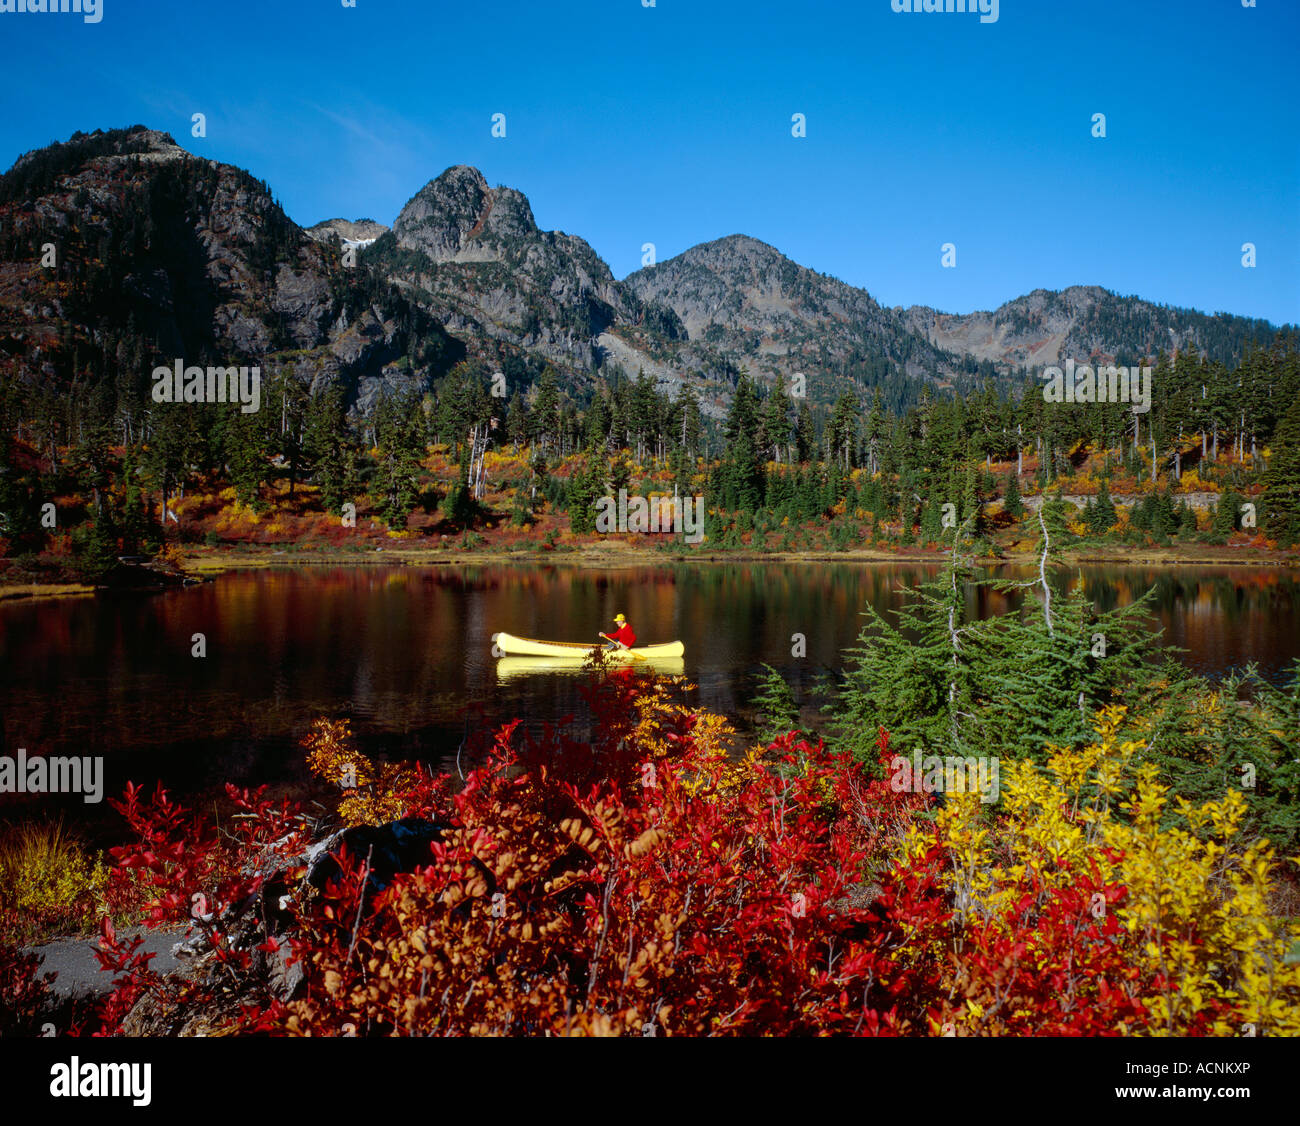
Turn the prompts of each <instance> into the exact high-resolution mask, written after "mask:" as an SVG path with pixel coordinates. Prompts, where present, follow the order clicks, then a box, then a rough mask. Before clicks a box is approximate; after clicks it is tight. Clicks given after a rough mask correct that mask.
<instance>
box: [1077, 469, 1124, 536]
mask: <svg viewBox="0 0 1300 1126" xmlns="http://www.w3.org/2000/svg"><path fill="white" fill-rule="evenodd" d="M1083 522H1084V524H1085V525H1087V528H1088V531H1089V532H1091V533H1092V534H1093V535H1094V536H1100V535H1104V534H1105V533H1106V532H1107V531H1109V530H1110V529H1111V528H1113V527H1114V526H1115V525H1116V524H1118V523H1119V514H1118V513H1117V512H1116V511H1115V503H1114V501H1112V500H1111V499H1110V490H1109V489H1108V488H1107V487H1106V482H1105V481H1103V482H1102V483H1101V489H1100V490H1099V491H1098V493H1097V497H1096V499H1095V500H1092V501H1089V502H1088V507H1087V509H1086V510H1085V513H1084V518H1083Z"/></svg>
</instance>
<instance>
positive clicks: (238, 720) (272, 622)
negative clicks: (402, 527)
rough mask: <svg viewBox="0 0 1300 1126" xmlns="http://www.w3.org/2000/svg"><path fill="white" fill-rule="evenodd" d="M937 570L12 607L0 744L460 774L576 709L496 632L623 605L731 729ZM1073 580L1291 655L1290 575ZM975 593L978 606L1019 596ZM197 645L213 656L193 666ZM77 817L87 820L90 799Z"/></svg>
mask: <svg viewBox="0 0 1300 1126" xmlns="http://www.w3.org/2000/svg"><path fill="white" fill-rule="evenodd" d="M935 570H937V567H936V566H930V565H915V564H878V563H869V564H868V563H863V564H854V563H833V564H826V563H711V564H676V565H673V564H670V565H655V566H649V565H647V566H638V567H631V568H627V569H620V570H590V569H581V568H578V567H565V566H563V565H557V566H514V565H481V566H460V567H430V568H414V567H347V566H322V567H305V568H298V569H290V568H286V569H277V570H258V571H236V572H231V573H229V574H226V575H223V576H220V577H218V578H217V579H216V580H215V581H214V582H211V583H207V584H203V585H200V586H194V587H190V588H187V589H183V590H176V591H172V592H168V593H163V594H155V595H144V596H112V597H109V596H99V597H94V598H77V599H50V600H41V601H32V602H22V601H18V602H10V603H6V604H3V605H0V754H5V755H14V754H15V753H16V750H17V748H19V747H25V748H27V749H28V750H29V751H38V750H39V751H44V752H46V753H49V754H63V755H73V754H75V755H103V756H105V760H106V778H107V793H108V794H110V795H117V794H120V792H121V789H122V786H123V784H124V783H125V781H126V780H127V779H128V778H134V779H136V780H141V779H149V780H152V779H153V778H157V777H161V778H163V779H164V780H165V781H166V783H167V784H168V785H169V786H172V787H174V788H175V789H176V790H177V791H179V792H182V793H187V794H207V793H208V792H210V791H211V790H213V789H214V788H215V787H217V786H219V785H220V783H222V782H224V781H227V780H229V781H232V782H236V783H238V784H240V785H257V784H260V783H262V782H269V783H273V784H276V785H279V786H300V785H302V783H303V782H304V781H305V779H306V774H305V771H304V768H303V767H302V753H303V752H302V751H301V749H300V747H299V746H298V740H300V739H301V738H302V737H303V735H304V734H305V733H306V731H307V729H308V727H309V726H310V723H311V721H312V720H313V719H315V718H316V717H318V716H340V715H347V716H349V717H350V718H351V719H352V721H353V726H354V729H355V730H356V732H357V734H358V736H359V738H360V739H361V742H362V745H363V746H364V747H365V748H366V749H367V750H368V751H371V752H383V753H386V754H388V755H390V756H393V757H400V758H420V759H423V760H425V761H427V762H430V763H433V764H435V765H436V766H440V767H443V768H447V769H451V768H453V767H454V764H455V760H456V755H457V751H458V749H459V747H460V745H461V743H462V740H464V739H465V736H466V734H467V732H470V731H473V732H478V731H481V730H484V729H486V727H487V726H490V725H493V724H495V723H498V722H501V721H505V720H507V719H510V718H513V717H516V716H518V717H521V718H522V719H523V720H524V721H525V723H526V724H529V725H532V726H533V727H535V728H536V727H538V726H540V725H541V724H542V723H545V722H547V721H553V720H556V719H559V718H561V717H562V716H564V715H566V714H569V713H572V712H575V711H579V712H580V711H581V709H582V704H581V698H580V696H579V693H578V687H579V683H580V681H579V678H578V677H577V676H575V675H574V674H572V673H565V672H551V673H546V674H538V675H531V676H511V677H507V678H499V677H498V671H497V662H496V660H495V659H494V658H493V656H492V653H491V637H492V634H494V633H496V632H497V631H499V630H506V631H508V632H510V633H514V634H519V635H523V636H526V637H537V638H545V639H550V640H571V641H580V640H587V639H590V640H593V641H594V640H595V639H596V635H597V633H598V632H599V631H600V630H609V629H611V628H612V619H613V616H614V614H615V613H617V612H618V611H622V612H624V613H625V614H626V615H627V616H628V617H629V619H630V620H631V622H632V623H633V626H634V627H635V629H636V632H637V635H638V638H639V640H640V641H641V642H642V643H649V642H656V641H669V640H673V639H680V640H681V641H683V642H684V643H685V646H686V657H685V662H684V669H685V673H686V675H687V676H688V677H689V678H690V679H691V680H692V681H693V682H695V683H697V684H698V685H699V693H698V699H699V701H700V702H701V703H702V704H704V705H705V706H706V707H709V708H712V709H714V710H716V711H719V712H722V713H724V714H726V715H728V716H731V717H732V718H733V719H737V718H738V719H744V718H745V716H746V714H747V712H746V707H747V701H748V699H749V697H750V696H751V694H752V690H753V683H754V681H753V677H754V674H755V673H756V672H757V671H758V670H759V666H760V663H762V662H766V663H768V664H771V665H773V666H774V667H776V668H777V669H780V670H781V671H782V672H783V673H784V674H786V676H787V677H788V679H789V680H790V681H791V683H792V684H793V685H794V686H796V688H802V689H804V690H805V694H806V692H807V690H810V689H811V688H812V687H813V685H814V682H815V680H816V678H817V677H818V675H819V674H824V672H825V670H827V669H830V668H835V667H838V664H839V654H840V653H841V651H842V650H843V649H844V648H845V647H847V646H849V645H851V644H852V643H853V641H854V639H855V637H856V636H857V633H858V631H859V629H860V627H861V621H860V619H859V613H860V611H861V608H862V607H863V606H864V605H865V603H866V602H868V601H870V602H871V603H872V604H873V605H874V606H876V607H877V609H880V610H882V611H886V612H887V611H889V610H892V609H894V608H896V607H897V606H898V604H899V601H900V597H901V596H900V593H899V590H900V587H910V586H914V585H915V584H916V583H917V582H919V581H921V580H922V579H923V578H924V577H925V576H926V575H927V574H932V573H934V571H935ZM999 573H1000V574H1005V575H1006V576H1008V577H1028V576H1029V574H1030V573H1031V572H1029V571H1016V570H1015V569H1012V568H1003V569H1001V571H1000V572H999ZM1061 578H1062V579H1063V580H1067V573H1066V572H1064V571H1063V572H1062V573H1061ZM1067 581H1068V583H1069V584H1070V585H1074V584H1076V583H1079V582H1082V584H1083V586H1084V589H1085V590H1086V591H1087V593H1088V594H1089V595H1090V596H1091V597H1093V598H1094V599H1096V600H1097V601H1099V602H1100V603H1101V604H1102V605H1103V606H1106V607H1108V606H1111V605H1115V604H1123V603H1127V602H1129V601H1131V600H1132V599H1134V598H1135V597H1138V596H1140V595H1141V593H1142V592H1143V591H1145V590H1146V589H1148V588H1149V587H1154V588H1155V591H1156V596H1155V607H1154V608H1155V615H1156V620H1157V621H1158V623H1159V625H1160V626H1161V627H1162V628H1163V630H1164V635H1165V639H1166V640H1167V641H1168V642H1170V643H1172V644H1174V645H1178V646H1181V647H1183V648H1185V649H1187V650H1189V653H1188V654H1187V655H1186V656H1185V658H1184V659H1185V660H1186V661H1187V663H1188V664H1189V665H1190V666H1191V667H1192V668H1194V669H1195V670H1197V671H1199V672H1203V673H1206V674H1208V675H1212V676H1215V675H1219V674H1221V673H1223V672H1224V671H1226V670H1227V669H1229V668H1232V667H1234V666H1241V665H1244V664H1245V663H1246V662H1247V661H1252V660H1253V661H1255V662H1257V663H1258V664H1259V666H1260V669H1261V671H1262V673H1263V674H1264V675H1265V676H1267V677H1269V678H1270V679H1272V680H1274V681H1280V680H1281V679H1282V676H1283V671H1284V669H1285V666H1286V665H1287V664H1288V663H1289V662H1290V661H1291V660H1293V659H1294V658H1295V657H1297V656H1300V576H1297V574H1296V572H1294V571H1288V570H1285V569H1281V568H1271V567H1270V568H1265V567H1242V568H1205V567H1194V568H1193V567H1177V568H1166V569H1159V568H1150V567H1148V568H1143V567H1112V566H1106V567H1081V568H1074V569H1072V570H1071V571H1070V572H1068V580H1067ZM968 597H969V599H970V605H971V608H972V609H973V610H975V611H976V612H977V613H979V614H980V615H981V616H988V615H990V614H1000V613H1006V612H1007V611H1008V610H1010V609H1012V608H1013V606H1014V605H1015V604H1016V602H1018V600H1019V599H1018V597H1017V598H1016V599H1014V600H1012V599H1009V598H1008V597H1006V596H1003V595H998V594H994V593H991V592H988V591H987V590H983V591H975V590H972V591H971V592H970V593H969V595H968ZM196 634H202V635H203V645H204V646H205V647H206V656H202V657H196V656H193V655H192V651H193V649H194V646H195V641H194V636H195V635H196ZM794 634H802V635H804V637H805V639H806V652H807V655H806V657H805V658H803V659H796V658H794V657H792V656H791V649H792V635H794ZM467 705H468V706H469V707H470V710H469V711H467ZM464 765H465V762H464V761H462V766H464ZM0 801H2V802H3V804H0V815H13V814H25V813H27V812H30V807H31V806H32V803H34V802H38V801H39V802H53V801H54V799H51V798H46V797H43V798H33V797H23V798H13V797H6V798H4V799H0ZM68 808H70V809H75V811H76V815H77V817H78V819H80V820H85V819H87V818H89V819H91V820H93V817H92V811H91V810H90V809H89V808H88V807H82V806H79V805H78V806H69V807H68ZM103 809H104V810H106V809H107V806H106V804H105V806H104V807H103ZM93 812H95V813H98V812H101V811H98V810H97V811H93Z"/></svg>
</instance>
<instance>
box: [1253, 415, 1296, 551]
mask: <svg viewBox="0 0 1300 1126" xmlns="http://www.w3.org/2000/svg"><path fill="white" fill-rule="evenodd" d="M1270 445H1271V447H1272V450H1273V457H1272V459H1271V460H1270V461H1269V465H1268V471H1267V472H1266V473H1265V474H1264V485H1265V488H1266V492H1265V493H1264V499H1263V503H1262V507H1263V510H1264V511H1263V512H1262V513H1261V515H1262V517H1263V525H1264V527H1265V528H1266V529H1267V530H1268V534H1269V537H1270V538H1272V539H1276V540H1277V541H1278V542H1279V543H1283V544H1297V543H1300V399H1297V400H1296V401H1295V402H1293V403H1292V404H1291V406H1290V408H1289V409H1288V410H1287V412H1286V413H1285V414H1284V415H1283V416H1282V418H1281V420H1280V421H1279V422H1278V425H1277V429H1276V430H1275V431H1274V432H1273V437H1272V438H1271V439H1270Z"/></svg>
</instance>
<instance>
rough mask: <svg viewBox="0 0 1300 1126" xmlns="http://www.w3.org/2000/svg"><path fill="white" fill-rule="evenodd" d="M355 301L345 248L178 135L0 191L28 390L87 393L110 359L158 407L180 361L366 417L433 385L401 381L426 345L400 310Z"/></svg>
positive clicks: (14, 348)
mask: <svg viewBox="0 0 1300 1126" xmlns="http://www.w3.org/2000/svg"><path fill="white" fill-rule="evenodd" d="M51 248H52V249H51ZM43 262H45V263H47V264H45V265H43V264H42V263H43ZM354 288H355V286H352V285H351V284H350V279H349V276H348V274H347V272H346V270H345V267H344V266H343V265H342V263H341V261H340V258H339V252H338V247H337V245H330V244H327V243H321V242H317V241H315V240H313V239H311V238H308V237H307V236H306V235H305V234H304V232H303V231H302V230H301V228H299V227H298V226H297V224H295V223H294V222H293V221H292V220H291V219H289V218H288V217H287V216H286V215H285V214H284V212H283V211H282V210H281V208H280V207H279V205H278V204H277V203H276V202H275V201H274V199H273V198H272V197H271V194H270V192H269V190H268V189H267V187H266V185H265V184H261V183H259V182H258V181H256V180H254V179H253V178H252V177H251V176H249V175H248V173H246V172H243V171H242V170H240V169H237V168H233V167H231V166H230V165H225V164H219V163H217V162H216V161H210V160H203V159H200V158H198V157H194V156H191V155H190V154H188V153H186V152H185V151H184V150H183V149H181V148H180V147H179V146H177V145H176V143H175V142H174V141H173V140H172V138H171V137H169V136H168V135H167V134H165V133H158V132H155V131H153V130H148V129H144V128H142V127H135V128H133V129H126V130H116V131H113V132H110V133H97V134H92V135H82V134H79V135H77V136H76V137H74V138H73V139H72V140H70V141H68V142H66V143H63V144H56V145H51V146H49V147H48V148H45V149H41V150H38V151H37V152H35V153H29V154H27V155H25V156H24V157H22V158H20V159H19V160H18V161H17V162H16V163H15V165H14V167H13V168H12V169H11V170H10V171H9V172H8V173H7V174H6V175H5V176H4V177H2V178H0V343H2V345H3V351H2V353H0V354H2V355H3V357H4V358H3V360H0V363H3V364H4V367H5V368H6V369H7V370H8V371H9V372H10V373H11V374H13V375H14V377H15V378H16V379H19V380H22V381H25V382H27V383H33V382H34V383H38V384H48V383H49V382H50V381H53V382H54V383H56V384H57V383H62V382H66V381H69V380H75V378H76V377H77V375H78V372H77V367H78V365H79V364H82V363H85V362H86V361H87V360H88V359H89V358H90V357H92V356H96V355H97V356H98V358H97V360H96V361H94V362H97V363H100V364H111V365H115V366H117V367H119V368H121V369H123V370H120V371H119V373H118V377H119V378H121V379H125V380H127V381H128V382H135V383H137V385H138V389H139V390H140V392H141V393H144V392H146V391H147V386H148V375H149V370H150V369H151V368H152V365H153V363H155V362H163V363H167V362H170V361H171V360H172V359H175V358H182V359H185V360H186V361H187V362H195V363H202V362H217V363H222V364H226V363H235V362H243V363H257V364H260V365H261V366H262V367H263V371H264V374H267V375H269V374H270V370H274V369H276V368H277V367H286V368H288V369H289V370H292V371H294V372H295V373H296V374H297V375H298V376H299V377H300V378H301V379H302V380H303V381H304V382H306V383H310V384H312V385H314V386H319V385H321V384H323V383H330V382H336V381H337V382H342V383H343V384H344V385H345V386H346V388H347V391H348V393H349V397H350V398H352V399H353V400H357V399H359V400H360V401H361V403H362V405H364V404H365V403H366V402H367V401H369V400H370V399H372V398H373V396H374V393H375V391H376V390H377V388H378V386H379V385H381V384H392V383H393V381H394V377H398V378H397V382H398V383H402V382H403V381H405V382H407V383H418V382H420V374H419V373H410V372H402V371H400V370H399V369H398V368H395V367H394V364H395V363H396V361H398V360H399V359H400V358H401V357H402V356H403V355H404V354H406V353H408V352H410V351H411V343H412V342H411V340H410V339H409V337H410V331H409V330H404V329H402V328H399V324H401V323H402V322H403V321H404V320H405V321H408V322H409V320H410V318H409V317H404V316H403V310H402V309H401V308H400V302H397V303H395V302H393V301H391V300H387V299H385V298H383V296H382V295H380V299H379V300H369V301H367V300H365V299H364V298H362V297H360V295H358V294H356V293H353V292H351V290H352V289H354ZM420 331H421V332H422V333H423V335H424V337H425V339H424V340H423V341H422V343H423V344H424V345H426V348H425V351H429V350H430V349H431V350H432V351H433V352H435V353H438V352H442V353H446V354H448V355H450V354H452V353H454V351H455V349H454V347H453V346H452V342H451V341H450V340H449V339H448V338H447V337H446V335H445V333H443V332H442V330H441V328H440V327H438V326H436V325H432V324H430V325H422V326H420ZM105 350H107V351H108V353H111V354H108V355H106V354H105ZM146 401H147V400H146V399H142V404H143V403H144V402H146Z"/></svg>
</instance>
